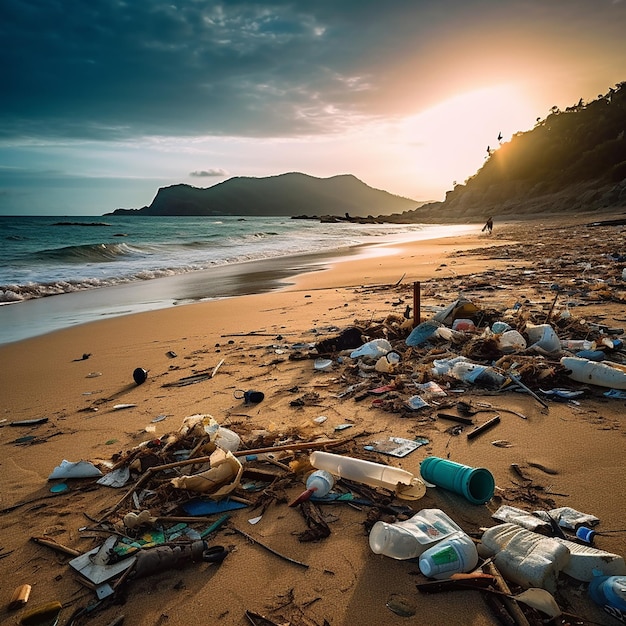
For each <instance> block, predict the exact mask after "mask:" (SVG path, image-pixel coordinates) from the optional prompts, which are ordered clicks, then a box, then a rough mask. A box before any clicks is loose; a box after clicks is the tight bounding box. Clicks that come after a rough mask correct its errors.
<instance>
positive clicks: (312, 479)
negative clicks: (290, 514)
mask: <svg viewBox="0 0 626 626" xmlns="http://www.w3.org/2000/svg"><path fill="white" fill-rule="evenodd" d="M334 486H335V477H334V476H333V475H332V474H331V473H330V472H327V471H326V470H316V471H314V472H311V473H310V474H309V475H308V476H307V479H306V490H305V491H303V492H302V493H301V494H300V495H299V496H298V497H297V498H296V499H295V500H293V501H292V502H291V503H290V504H289V506H290V507H294V506H297V505H298V504H301V503H302V502H304V501H305V500H308V499H309V498H311V497H317V498H323V497H324V496H325V495H328V493H329V492H330V490H331V489H332V488H333V487H334Z"/></svg>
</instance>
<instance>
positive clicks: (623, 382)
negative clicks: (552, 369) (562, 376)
mask: <svg viewBox="0 0 626 626" xmlns="http://www.w3.org/2000/svg"><path fill="white" fill-rule="evenodd" d="M560 363H561V365H562V366H563V367H564V368H565V369H567V370H569V373H568V374H567V375H568V376H569V378H571V379H572V380H575V381H576V382H579V383H585V384H591V385H598V386H599V387H610V388H612V389H626V366H625V365H623V364H622V363H613V362H612V361H603V362H602V363H596V362H595V361H589V360H588V359H581V358H578V357H575V356H564V357H563V358H562V359H561V361H560Z"/></svg>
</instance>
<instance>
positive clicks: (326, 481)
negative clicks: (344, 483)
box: [306, 470, 335, 498]
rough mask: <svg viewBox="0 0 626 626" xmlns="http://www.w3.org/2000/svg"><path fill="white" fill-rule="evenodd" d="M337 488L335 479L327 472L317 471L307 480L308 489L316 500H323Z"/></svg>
mask: <svg viewBox="0 0 626 626" xmlns="http://www.w3.org/2000/svg"><path fill="white" fill-rule="evenodd" d="M334 486H335V477H334V476H333V475H332V474H331V473H330V472H327V471H326V470H316V471H314V472H312V473H311V474H309V476H308V478H307V479H306V488H307V490H308V491H311V493H312V496H313V497H314V498H323V497H324V496H326V495H328V493H329V492H330V490H331V489H332V488H333V487H334Z"/></svg>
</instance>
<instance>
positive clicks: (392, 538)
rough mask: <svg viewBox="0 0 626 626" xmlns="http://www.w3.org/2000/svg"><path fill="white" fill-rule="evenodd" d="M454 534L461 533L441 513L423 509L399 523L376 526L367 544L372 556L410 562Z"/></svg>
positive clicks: (384, 523) (383, 523)
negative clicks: (372, 553)
mask: <svg viewBox="0 0 626 626" xmlns="http://www.w3.org/2000/svg"><path fill="white" fill-rule="evenodd" d="M455 533H463V531H462V530H461V528H459V526H457V525H456V523H455V522H454V521H453V520H452V519H450V518H449V517H448V516H447V515H446V514H445V513H444V512H443V511H441V510H439V509H423V510H422V511H419V512H418V513H416V514H415V515H414V516H413V517H411V518H410V519H408V520H406V521H403V522H395V523H393V524H388V523H387V522H376V523H375V524H374V526H372V529H371V531H370V535H369V544H370V548H371V549H372V552H374V553H375V554H384V555H385V556H388V557H391V558H392V559H398V560H405V559H414V558H417V557H418V556H420V555H421V554H422V553H423V552H425V551H426V550H428V548H430V547H431V546H433V545H434V544H436V543H439V542H440V541H443V540H444V539H446V538H447V537H449V536H450V535H453V534H455Z"/></svg>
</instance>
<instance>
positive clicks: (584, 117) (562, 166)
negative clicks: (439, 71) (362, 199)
mask: <svg viewBox="0 0 626 626" xmlns="http://www.w3.org/2000/svg"><path fill="white" fill-rule="evenodd" d="M625 134H626V82H622V83H619V84H618V85H616V88H615V89H610V90H609V92H608V93H607V94H605V95H599V96H598V98H597V99H596V100H594V101H593V102H589V103H587V104H585V103H584V102H583V101H582V100H580V101H579V102H578V103H577V104H575V105H574V106H571V107H567V108H566V109H565V111H560V110H559V109H558V108H557V107H553V108H552V109H551V112H550V114H549V115H548V116H547V117H546V119H543V120H541V119H539V118H538V119H537V124H536V125H535V127H534V128H533V129H532V130H530V131H527V132H520V133H517V134H516V135H514V136H513V138H512V139H511V141H510V142H508V143H505V144H502V145H500V146H499V147H498V148H497V149H495V150H493V151H491V153H490V155H489V156H488V158H487V160H486V161H485V163H484V165H483V166H482V167H481V169H480V170H479V171H478V172H477V173H476V174H475V175H474V176H472V177H470V178H469V179H468V180H467V181H465V184H463V185H457V186H456V187H455V188H454V189H453V190H452V191H449V192H448V193H447V194H446V199H445V200H444V201H443V202H434V203H430V204H426V205H423V206H422V207H420V208H417V209H415V210H410V211H407V212H404V213H403V214H402V215H396V216H393V217H392V218H391V219H392V220H393V221H402V222H405V221H411V222H431V221H437V222H441V221H444V222H463V221H476V220H483V219H484V218H485V217H487V216H488V215H495V216H499V217H509V218H514V217H524V216H529V215H534V214H539V213H553V214H554V213H556V214H558V213H563V212H567V213H570V214H571V213H577V212H589V211H605V210H608V209H616V208H623V207H626V137H625Z"/></svg>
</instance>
